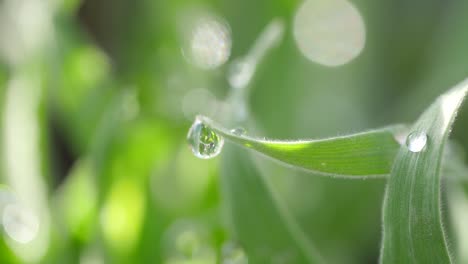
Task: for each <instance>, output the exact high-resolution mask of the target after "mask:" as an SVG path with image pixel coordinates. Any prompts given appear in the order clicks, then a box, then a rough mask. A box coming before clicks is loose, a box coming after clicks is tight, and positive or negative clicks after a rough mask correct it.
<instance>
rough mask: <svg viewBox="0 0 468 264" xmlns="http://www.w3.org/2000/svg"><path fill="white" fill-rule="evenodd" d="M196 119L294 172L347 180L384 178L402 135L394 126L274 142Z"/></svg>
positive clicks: (400, 127)
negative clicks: (332, 136) (345, 134)
mask: <svg viewBox="0 0 468 264" xmlns="http://www.w3.org/2000/svg"><path fill="white" fill-rule="evenodd" d="M197 118H199V119H200V120H201V121H202V122H203V123H204V124H205V125H207V126H209V127H211V128H212V129H213V130H215V131H216V132H217V133H219V134H220V135H222V136H223V137H224V138H226V139H227V140H230V141H231V142H234V143H236V144H238V145H241V146H243V147H246V148H248V149H252V150H254V151H256V152H258V153H261V154H263V155H265V156H267V157H270V158H273V159H275V160H277V161H280V162H282V163H285V164H287V165H289V166H292V167H294V168H299V169H303V170H306V171H310V172H313V173H315V174H321V175H329V176H337V177H350V178H361V177H372V176H374V177H377V176H385V175H388V174H389V173H390V169H391V166H392V162H393V159H394V157H395V155H396V153H397V152H398V148H399V147H400V145H399V143H398V142H397V141H396V135H398V134H399V133H401V132H402V131H403V126H400V125H398V126H392V127H387V128H382V129H377V130H371V131H367V132H362V133H358V134H352V135H348V136H340V137H335V138H327V139H320V140H300V141H278V140H265V139H257V138H253V137H248V136H244V135H236V134H235V133H233V132H230V131H229V130H227V129H226V128H224V127H222V126H221V125H219V124H216V123H215V122H213V121H212V120H210V119H208V118H206V117H202V116H199V117H197Z"/></svg>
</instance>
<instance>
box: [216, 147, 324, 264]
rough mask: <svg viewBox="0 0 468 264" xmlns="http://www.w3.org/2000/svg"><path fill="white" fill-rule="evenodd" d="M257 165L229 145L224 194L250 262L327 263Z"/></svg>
mask: <svg viewBox="0 0 468 264" xmlns="http://www.w3.org/2000/svg"><path fill="white" fill-rule="evenodd" d="M256 165H257V164H254V162H253V160H252V157H251V156H250V155H246V154H245V153H244V151H242V149H240V148H235V147H233V146H226V149H225V150H224V155H223V166H222V172H221V173H222V177H221V187H222V194H223V197H224V199H225V203H226V208H227V210H228V214H229V215H228V219H229V221H230V228H231V230H232V231H233V232H234V237H235V238H236V239H237V240H238V241H239V243H240V244H241V245H242V246H243V247H244V248H245V251H246V253H247V255H248V256H249V263H323V261H322V259H321V257H320V255H319V254H318V252H317V251H316V249H315V248H314V246H313V245H312V244H311V242H310V241H309V240H308V238H307V237H306V236H305V234H304V232H303V231H302V230H301V229H300V227H299V226H298V224H297V222H296V220H295V219H294V218H293V217H292V216H291V214H290V213H289V212H288V211H287V208H286V207H285V206H284V204H283V202H282V201H281V200H280V199H279V197H278V195H277V194H276V193H275V192H274V189H273V188H272V186H271V183H270V179H269V178H268V177H266V176H265V175H264V174H263V172H261V171H259V170H258V169H257V166H256Z"/></svg>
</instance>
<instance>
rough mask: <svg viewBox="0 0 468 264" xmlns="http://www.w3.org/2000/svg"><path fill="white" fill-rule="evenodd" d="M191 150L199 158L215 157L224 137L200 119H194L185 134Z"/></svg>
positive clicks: (219, 150)
mask: <svg viewBox="0 0 468 264" xmlns="http://www.w3.org/2000/svg"><path fill="white" fill-rule="evenodd" d="M187 141H188V143H189V144H190V147H191V149H192V152H193V154H194V155H195V156H197V157H198V158H201V159H210V158H214V157H216V156H217V155H218V154H219V153H220V152H221V149H222V148H223V145H224V138H223V137H221V136H220V135H218V134H216V132H215V131H213V130H212V129H211V128H209V127H208V126H206V125H205V124H203V122H202V121H201V120H200V119H198V118H197V119H195V122H194V123H193V125H192V127H190V130H189V132H188V135H187Z"/></svg>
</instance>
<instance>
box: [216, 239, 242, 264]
mask: <svg viewBox="0 0 468 264" xmlns="http://www.w3.org/2000/svg"><path fill="white" fill-rule="evenodd" d="M221 251H222V252H221V253H222V262H221V263H222V264H248V263H249V261H248V258H247V255H246V254H245V252H244V250H243V249H242V248H241V247H240V246H239V245H238V244H237V243H234V242H227V243H225V244H224V245H223V247H222V250H221Z"/></svg>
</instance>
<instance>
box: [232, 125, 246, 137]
mask: <svg viewBox="0 0 468 264" xmlns="http://www.w3.org/2000/svg"><path fill="white" fill-rule="evenodd" d="M231 133H233V134H234V135H236V136H243V135H245V133H246V132H245V129H244V128H242V127H237V128H234V129H231Z"/></svg>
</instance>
